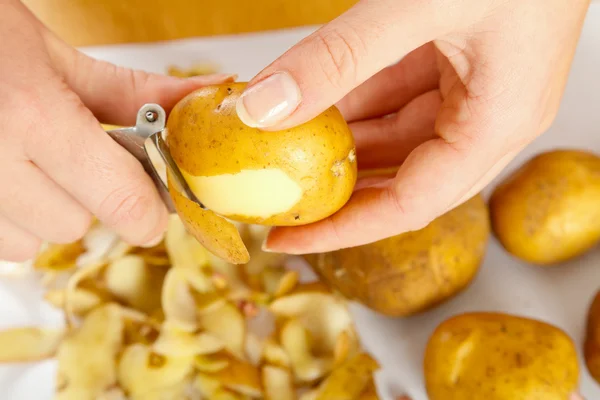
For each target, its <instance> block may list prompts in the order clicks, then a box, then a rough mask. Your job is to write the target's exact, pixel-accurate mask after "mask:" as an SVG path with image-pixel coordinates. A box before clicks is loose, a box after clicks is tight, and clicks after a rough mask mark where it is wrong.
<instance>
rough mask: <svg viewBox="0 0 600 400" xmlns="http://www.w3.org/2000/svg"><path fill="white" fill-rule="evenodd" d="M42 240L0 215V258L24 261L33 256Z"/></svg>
mask: <svg viewBox="0 0 600 400" xmlns="http://www.w3.org/2000/svg"><path fill="white" fill-rule="evenodd" d="M41 244H42V241H41V240H40V239H38V238H37V237H35V236H34V235H32V234H31V233H29V232H27V231H25V230H23V229H21V228H20V227H18V226H17V225H15V224H13V223H12V222H10V221H9V220H8V219H7V218H5V217H3V216H2V215H0V260H4V261H11V262H23V261H27V260H29V259H31V258H33V257H34V256H35V255H36V253H37V252H38V250H39V248H40V246H41Z"/></svg>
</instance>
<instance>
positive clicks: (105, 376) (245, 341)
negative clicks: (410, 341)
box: [0, 215, 377, 400]
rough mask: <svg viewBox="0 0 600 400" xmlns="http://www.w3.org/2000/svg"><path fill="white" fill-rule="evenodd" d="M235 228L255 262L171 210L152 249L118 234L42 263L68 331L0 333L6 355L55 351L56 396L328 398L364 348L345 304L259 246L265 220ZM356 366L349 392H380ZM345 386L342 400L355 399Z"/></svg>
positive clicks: (40, 355)
mask: <svg viewBox="0 0 600 400" xmlns="http://www.w3.org/2000/svg"><path fill="white" fill-rule="evenodd" d="M231 225H232V226H233V227H235V229H236V232H237V229H239V235H240V237H243V239H244V243H245V245H246V246H248V248H249V249H250V250H251V252H250V254H251V255H252V257H253V262H252V263H250V264H248V263H246V264H244V265H236V264H233V263H231V262H230V261H228V260H223V259H222V258H219V257H218V256H217V255H215V254H213V253H212V252H210V251H209V250H207V249H206V248H205V247H203V246H202V245H200V244H199V242H198V241H197V240H196V239H195V238H194V237H193V236H192V235H191V234H190V233H189V232H188V230H187V229H188V228H186V226H185V224H184V223H183V222H182V221H180V220H179V217H178V216H177V215H172V216H171V219H170V221H169V226H168V229H167V235H166V238H165V240H164V241H163V242H161V243H160V244H158V245H157V246H154V247H152V248H149V249H144V248H139V247H133V246H130V245H128V244H126V243H125V242H123V241H121V240H119V239H118V238H117V237H116V236H114V237H113V236H111V237H112V240H113V241H112V242H111V244H110V246H108V247H107V248H104V247H102V249H103V250H102V252H98V251H97V252H96V253H94V254H92V253H93V252H91V253H83V254H81V255H80V256H78V260H77V263H80V268H74V267H73V268H67V269H65V270H61V269H44V270H43V272H44V273H45V274H47V275H48V274H49V275H54V276H55V277H56V279H55V281H54V282H53V283H52V287H51V288H48V289H47V291H46V293H45V300H46V301H47V302H48V303H50V304H52V305H54V306H55V307H58V308H64V310H65V315H66V316H67V322H68V329H67V330H64V331H63V330H61V329H47V328H36V327H31V328H17V329H13V330H8V331H4V332H0V362H20V361H36V360H39V359H47V358H51V357H53V356H54V355H55V356H56V358H57V359H58V364H59V366H58V375H57V392H56V396H55V399H59V400H83V399H98V400H182V399H190V400H191V399H198V398H203V399H209V400H251V399H257V400H259V399H263V400H279V399H281V400H297V399H300V400H321V399H322V398H324V397H322V396H323V394H322V393H325V395H328V394H329V393H337V392H336V391H337V390H338V388H339V387H340V386H345V384H341V383H340V382H339V381H340V380H343V379H348V365H349V363H351V362H352V360H354V359H355V357H356V356H357V355H358V354H361V353H360V352H361V348H360V342H359V340H358V335H357V334H356V331H355V329H354V326H353V325H352V319H351V317H350V313H349V311H348V309H347V307H346V303H345V302H344V301H343V299H341V298H340V297H338V296H337V295H334V294H333V293H332V292H331V291H330V290H329V288H328V287H327V286H325V285H324V284H322V283H319V282H312V283H300V276H299V273H298V272H297V271H287V270H286V269H284V268H283V267H282V266H281V260H283V259H284V256H282V255H269V254H268V253H264V254H263V252H262V250H261V249H260V245H261V243H262V241H263V239H264V237H265V235H266V233H267V232H268V228H266V227H262V226H259V227H256V226H250V225H244V224H240V223H235V224H231ZM92 235H97V232H96V233H92ZM92 239H93V238H91V239H90V238H84V239H83V240H82V243H84V246H87V245H85V243H91V242H94V240H95V239H94V240H92ZM96 241H97V242H99V239H98V240H96ZM53 251H54V252H56V254H59V253H60V252H59V251H58V250H56V248H55V249H54V250H53ZM255 255H257V256H256V257H255ZM58 258H60V257H58ZM58 258H57V259H58ZM84 260H88V261H87V263H84V262H85V261H84ZM59 264H60V263H56V265H59ZM60 265H66V264H64V263H62V264H60ZM57 268H62V267H57ZM62 278H67V279H66V283H65V280H64V279H62ZM61 285H62V286H61ZM363 361H364V360H363ZM367 361H368V360H367ZM367 361H365V362H367ZM367 364H368V362H367ZM367 369H368V368H367ZM344 371H346V372H344ZM358 373H359V375H360V376H358V377H357V378H356V379H357V380H358V381H360V382H367V383H365V388H364V389H363V390H362V391H361V392H360V393H358V392H356V391H357V390H358V389H356V388H354V386H352V385H350V387H351V388H354V389H351V392H352V393H355V392H356V393H358V394H357V395H356V396H355V397H352V399H354V400H373V399H377V393H376V391H374V386H373V385H374V384H373V379H372V374H370V373H367V372H364V371H363V370H361V369H360V368H358ZM365 374H366V375H367V376H364V375H365ZM332 377H333V378H332ZM353 384H354V383H353ZM355 386H356V385H355ZM344 390H345V391H343V392H339V393H337V394H339V395H340V396H343V397H340V399H346V398H350V397H348V395H349V394H348V393H349V392H348V390H347V388H344ZM331 398H332V399H336V400H337V397H331Z"/></svg>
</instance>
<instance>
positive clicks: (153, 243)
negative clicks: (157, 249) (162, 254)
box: [140, 232, 165, 249]
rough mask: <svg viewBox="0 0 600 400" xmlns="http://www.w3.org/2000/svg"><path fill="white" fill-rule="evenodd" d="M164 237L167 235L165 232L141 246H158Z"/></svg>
mask: <svg viewBox="0 0 600 400" xmlns="http://www.w3.org/2000/svg"><path fill="white" fill-rule="evenodd" d="M164 237H165V234H164V232H163V233H161V234H160V235H158V236H157V237H155V238H154V239H152V240H149V241H148V242H146V243H144V244H143V245H141V246H140V247H144V248H146V249H147V248H150V247H154V246H158V244H159V243H160V242H162V240H163V239H164Z"/></svg>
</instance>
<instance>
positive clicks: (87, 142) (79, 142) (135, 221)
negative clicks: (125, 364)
mask: <svg viewBox="0 0 600 400" xmlns="http://www.w3.org/2000/svg"><path fill="white" fill-rule="evenodd" d="M40 91H42V92H43V93H46V94H47V96H45V97H44V98H46V97H47V98H48V99H55V98H60V99H61V101H60V102H53V103H52V104H50V103H48V102H44V101H42V102H39V104H38V105H37V107H36V108H35V109H34V110H33V111H31V113H32V114H34V115H32V118H31V119H30V120H31V121H34V122H33V123H32V127H31V128H30V129H28V131H27V133H28V136H27V138H26V139H25V152H26V155H27V156H28V157H29V158H30V159H31V160H32V161H33V162H34V163H35V164H36V165H38V166H39V168H40V169H42V170H43V171H44V172H45V173H46V174H47V175H48V176H49V177H50V178H51V179H52V180H53V181H54V182H56V183H57V184H58V185H59V186H61V187H62V188H63V189H65V190H66V191H67V192H68V193H69V194H70V195H71V196H73V197H74V198H75V199H76V200H77V201H78V202H79V203H80V204H82V205H83V206H84V207H85V208H86V209H87V210H89V211H90V212H91V213H92V214H94V215H95V216H96V217H98V219H99V220H100V221H102V222H103V223H104V224H105V225H107V226H108V227H109V228H112V229H114V230H115V231H116V232H117V233H119V234H120V235H121V236H122V237H123V239H124V240H126V241H128V242H129V243H131V244H133V245H145V244H150V243H153V242H156V241H158V240H160V238H161V235H162V233H164V230H165V228H166V223H167V211H166V208H165V206H164V204H163V203H162V201H161V198H160V196H159V194H158V192H157V190H156V188H155V187H154V186H153V184H152V181H151V179H150V177H149V176H148V175H147V174H146V173H145V172H144V169H143V168H142V166H141V164H140V163H139V162H138V161H137V160H136V159H135V158H133V157H132V156H131V155H130V154H129V153H127V152H126V151H125V150H124V149H123V148H122V147H120V146H119V145H118V144H117V143H116V142H114V141H113V140H112V139H111V138H110V137H109V136H108V135H107V134H106V133H105V132H104V130H103V129H102V128H101V126H100V124H99V123H98V121H97V120H96V119H95V118H94V116H93V115H92V114H91V113H90V111H89V110H88V109H87V108H85V107H84V105H83V104H82V103H81V102H80V100H79V98H78V97H77V96H76V95H75V94H74V93H73V92H71V91H70V90H69V88H68V87H66V85H64V84H61V83H60V81H52V82H49V83H48V85H47V86H45V87H43V88H40Z"/></svg>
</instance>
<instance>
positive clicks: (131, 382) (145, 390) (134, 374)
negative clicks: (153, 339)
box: [118, 343, 194, 398]
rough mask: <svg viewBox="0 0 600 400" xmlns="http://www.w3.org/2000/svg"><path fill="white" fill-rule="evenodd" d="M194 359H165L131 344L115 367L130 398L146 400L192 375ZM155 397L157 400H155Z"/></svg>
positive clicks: (120, 382) (189, 357)
mask: <svg viewBox="0 0 600 400" xmlns="http://www.w3.org/2000/svg"><path fill="white" fill-rule="evenodd" d="M193 365H194V357H193V356H191V355H188V356H183V357H164V356H160V355H157V354H155V353H153V352H152V350H151V349H150V347H148V346H145V345H143V344H139V343H137V344H134V345H131V346H129V347H127V348H126V349H125V351H124V352H123V354H122V355H121V358H120V361H119V367H118V381H119V384H120V385H121V386H122V387H123V389H125V391H126V392H127V393H129V395H130V396H131V397H133V398H146V396H151V395H153V394H154V396H156V393H157V392H161V391H167V392H168V391H170V390H172V388H173V387H174V386H175V385H177V384H180V383H181V382H183V381H185V380H186V378H188V376H189V375H190V374H191V372H192V370H193ZM155 398H158V397H155Z"/></svg>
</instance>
